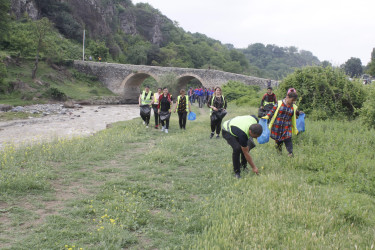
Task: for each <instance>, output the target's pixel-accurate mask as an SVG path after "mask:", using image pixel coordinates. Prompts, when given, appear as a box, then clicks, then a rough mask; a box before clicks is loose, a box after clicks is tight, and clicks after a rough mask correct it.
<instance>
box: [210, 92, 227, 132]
mask: <svg viewBox="0 0 375 250" xmlns="http://www.w3.org/2000/svg"><path fill="white" fill-rule="evenodd" d="M207 106H208V107H209V108H210V117H211V135H210V139H212V137H214V134H215V131H216V138H217V139H219V138H220V131H221V122H222V120H223V118H224V116H225V114H226V109H227V102H226V101H225V98H224V96H223V95H222V93H221V88H220V87H215V93H214V94H213V95H212V96H211V98H210V100H208V102H207Z"/></svg>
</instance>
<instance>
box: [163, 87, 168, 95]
mask: <svg viewBox="0 0 375 250" xmlns="http://www.w3.org/2000/svg"><path fill="white" fill-rule="evenodd" d="M163 94H164V95H166V94H168V88H167V87H164V88H163Z"/></svg>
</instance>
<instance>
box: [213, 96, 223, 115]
mask: <svg viewBox="0 0 375 250" xmlns="http://www.w3.org/2000/svg"><path fill="white" fill-rule="evenodd" d="M221 96H222V97H223V107H224V106H225V99H224V96H223V95H221ZM215 97H216V96H215V94H213V95H212V96H211V106H214V99H215ZM210 115H212V108H210Z"/></svg>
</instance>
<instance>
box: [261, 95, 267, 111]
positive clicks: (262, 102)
mask: <svg viewBox="0 0 375 250" xmlns="http://www.w3.org/2000/svg"><path fill="white" fill-rule="evenodd" d="M265 97H266V95H263V97H262V101H260V108H261V109H263V108H264V107H263V104H264V98H265Z"/></svg>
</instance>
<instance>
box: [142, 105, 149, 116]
mask: <svg viewBox="0 0 375 250" xmlns="http://www.w3.org/2000/svg"><path fill="white" fill-rule="evenodd" d="M140 111H141V115H150V114H151V107H150V105H141V106H140Z"/></svg>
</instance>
